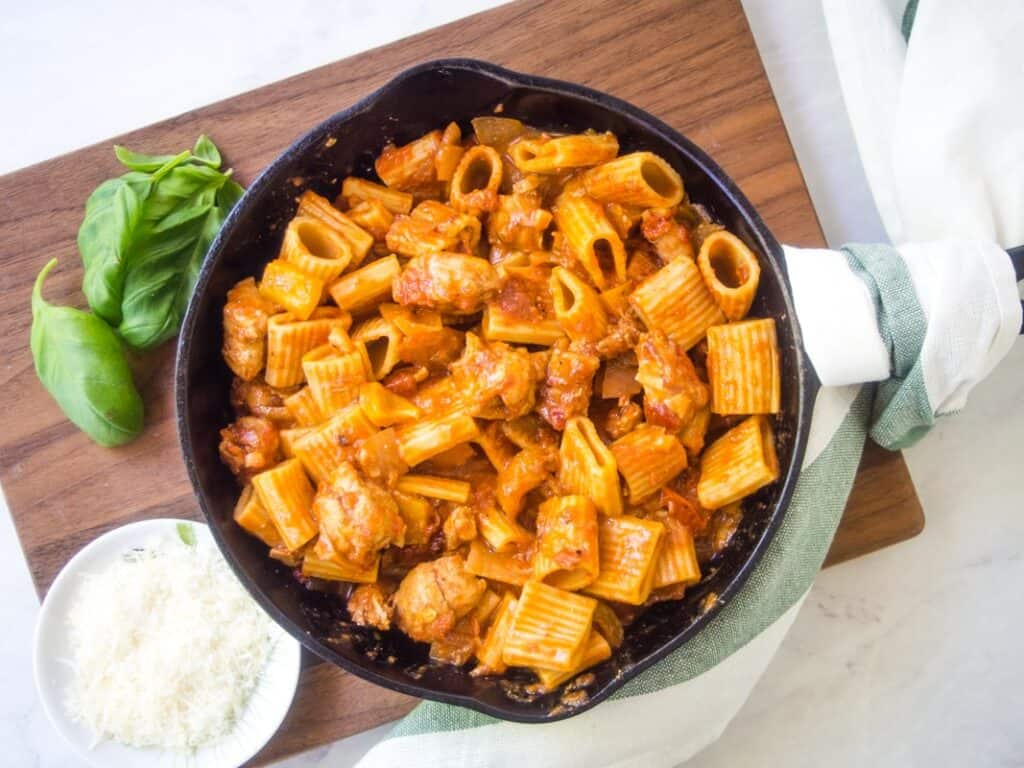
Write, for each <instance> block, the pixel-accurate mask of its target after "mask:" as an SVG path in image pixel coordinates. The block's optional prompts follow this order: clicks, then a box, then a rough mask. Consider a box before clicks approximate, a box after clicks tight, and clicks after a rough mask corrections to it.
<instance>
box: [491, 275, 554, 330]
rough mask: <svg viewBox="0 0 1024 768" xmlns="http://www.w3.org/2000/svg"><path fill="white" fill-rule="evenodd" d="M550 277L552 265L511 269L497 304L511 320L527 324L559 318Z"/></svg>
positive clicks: (503, 280)
mask: <svg viewBox="0 0 1024 768" xmlns="http://www.w3.org/2000/svg"><path fill="white" fill-rule="evenodd" d="M550 278H551V268H550V267H548V266H541V265H534V266H530V267H508V268H506V269H505V277H504V278H503V279H502V281H501V288H500V289H499V290H498V295H497V297H495V300H494V301H495V303H496V304H497V305H498V307H499V308H500V309H501V310H502V311H503V312H504V313H505V314H507V315H509V316H510V317H514V318H517V319H519V320H524V321H526V322H541V321H544V320H550V319H552V318H554V316H555V305H554V302H553V301H552V300H551V291H550V290H549V288H548V283H549V280H550Z"/></svg>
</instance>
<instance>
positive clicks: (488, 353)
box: [451, 333, 537, 419]
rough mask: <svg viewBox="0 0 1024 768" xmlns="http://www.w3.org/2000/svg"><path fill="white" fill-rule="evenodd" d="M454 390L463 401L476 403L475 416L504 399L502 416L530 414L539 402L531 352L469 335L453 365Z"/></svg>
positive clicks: (472, 334)
mask: <svg viewBox="0 0 1024 768" xmlns="http://www.w3.org/2000/svg"><path fill="white" fill-rule="evenodd" d="M451 373H452V376H451V378H452V383H453V384H454V390H455V392H457V393H458V394H459V398H460V399H461V400H462V401H463V402H469V403H474V404H476V405H477V408H476V410H475V411H473V415H478V414H479V413H480V412H482V411H483V410H484V409H486V408H488V406H491V405H493V404H494V401H495V399H498V400H500V401H501V405H503V406H504V409H505V410H504V412H503V413H501V414H500V416H501V417H502V418H509V419H511V418H515V417H517V416H522V415H524V414H526V413H529V412H530V411H531V410H532V409H533V405H534V402H535V401H536V384H537V380H536V378H535V377H534V368H533V365H532V362H531V360H530V353H529V352H528V351H527V350H526V349H524V348H522V347H513V346H510V345H508V344H505V343H504V342H501V341H495V342H490V343H488V342H485V341H484V340H483V339H481V338H480V337H479V336H477V335H476V334H475V333H467V334H466V348H465V349H464V350H463V352H462V357H460V358H459V359H458V360H456V361H455V362H454V363H452V365H451Z"/></svg>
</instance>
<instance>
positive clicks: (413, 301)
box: [391, 252, 498, 315]
mask: <svg viewBox="0 0 1024 768" xmlns="http://www.w3.org/2000/svg"><path fill="white" fill-rule="evenodd" d="M497 291H498V272H497V270H495V269H494V267H493V266H492V265H491V263H490V262H489V261H487V260H486V259H481V258H478V257H476V256H466V255H465V254H461V253H443V252H442V253H429V254H423V255H420V256H414V257H413V258H412V259H410V260H409V263H408V264H406V265H405V269H403V270H402V273H401V274H400V275H399V276H398V279H397V280H395V283H394V285H393V286H392V288H391V292H392V295H393V296H394V299H395V301H396V302H398V303H399V304H405V305H410V306H415V307H424V308H426V309H436V310H439V311H441V312H449V313H452V314H457V315H471V314H473V313H474V312H479V311H480V310H482V309H483V308H484V303H485V302H486V301H487V300H488V299H490V298H492V297H493V296H494V295H495V294H496V293H497Z"/></svg>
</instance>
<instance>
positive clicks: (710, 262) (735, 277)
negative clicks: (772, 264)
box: [697, 229, 761, 320]
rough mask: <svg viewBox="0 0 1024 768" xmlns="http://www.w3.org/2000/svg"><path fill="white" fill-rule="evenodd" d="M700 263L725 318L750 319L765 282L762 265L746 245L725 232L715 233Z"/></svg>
mask: <svg viewBox="0 0 1024 768" xmlns="http://www.w3.org/2000/svg"><path fill="white" fill-rule="evenodd" d="M697 264H698V265H699V266H700V273H701V275H702V276H703V277H704V283H705V284H706V285H707V287H708V290H709V291H711V295H712V296H714V297H715V301H717V302H718V305H719V306H720V307H721V308H722V312H724V313H725V316H726V317H727V318H729V319H730V320H742V319H743V318H744V317H746V316H747V312H749V311H750V305H751V304H753V303H754V296H755V295H757V286H758V283H759V282H760V279H761V266H760V265H759V264H758V263H757V257H756V256H755V255H754V254H753V252H752V251H751V250H750V249H749V248H748V247H747V246H746V244H745V243H744V242H743V241H742V240H740V239H739V238H738V237H736V235H734V234H732V232H727V231H726V230H724V229H720V230H718V231H717V232H712V233H711V234H709V235H708V236H707V237H705V238H704V242H703V243H701V246H700V255H699V256H698V257H697Z"/></svg>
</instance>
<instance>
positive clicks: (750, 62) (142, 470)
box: [0, 0, 924, 764]
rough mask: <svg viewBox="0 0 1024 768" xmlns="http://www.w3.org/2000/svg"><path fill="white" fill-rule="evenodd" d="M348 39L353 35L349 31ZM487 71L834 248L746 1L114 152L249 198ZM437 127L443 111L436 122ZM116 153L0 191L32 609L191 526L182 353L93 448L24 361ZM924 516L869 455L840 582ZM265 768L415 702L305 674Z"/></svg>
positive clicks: (644, 9)
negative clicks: (180, 388)
mask: <svg viewBox="0 0 1024 768" xmlns="http://www.w3.org/2000/svg"><path fill="white" fill-rule="evenodd" d="M353 34H358V31H356V30H354V31H353ZM446 56H467V57H475V58H481V59H488V60H490V61H493V62H495V63H497V64H501V65H504V66H507V67H509V68H512V69H517V70H520V71H524V72H531V73H535V74H542V75H548V76H551V77H556V78H560V79H564V80H572V81H575V82H578V83H582V84H585V85H588V86H591V87H593V88H597V89H600V90H603V91H607V92H609V93H612V94H614V95H616V96H619V97H621V98H623V99H626V100H628V101H630V102H633V103H634V104H636V105H638V106H640V107H641V108H643V109H646V110H648V111H650V112H652V113H653V114H655V115H657V116H658V117H660V118H661V119H662V120H664V121H666V122H667V123H669V124H670V125H672V126H674V127H675V128H677V129H678V130H680V131H682V132H683V133H685V134H687V135H688V136H689V137H690V138H691V139H693V140H694V141H695V142H696V143H697V144H699V145H700V146H702V147H703V148H704V149H705V150H707V151H708V152H709V153H710V154H711V155H712V156H714V157H715V159H716V160H717V161H718V162H719V163H720V164H721V165H722V167H723V168H724V169H725V170H726V171H727V172H728V173H729V174H730V175H731V176H732V177H733V178H734V179H735V180H736V181H737V182H738V183H739V185H740V187H742V189H743V191H744V192H745V193H746V194H747V196H748V197H749V198H750V199H751V200H752V201H753V202H754V204H755V205H756V206H757V207H758V209H759V210H760V212H761V214H762V215H763V216H764V218H765V220H766V221H767V223H768V225H769V226H770V227H771V228H772V230H773V231H774V232H775V234H776V235H777V237H778V238H779V239H780V240H782V241H784V242H787V243H792V244H795V245H803V246H822V245H824V239H823V237H822V233H821V229H820V228H819V226H818V221H817V219H816V218H815V214H814V209H813V208H812V207H811V201H810V199H809V197H808V194H807V189H806V188H805V186H804V181H803V178H802V177H801V174H800V169H799V168H798V167H797V163H796V160H795V158H794V156H793V150H792V147H791V146H790V143H789V139H788V138H787V136H786V131H785V128H784V127H783V124H782V120H781V118H780V116H779V110H778V107H777V105H776V103H775V100H774V98H773V97H772V92H771V88H770V87H769V84H768V80H767V78H766V77H765V73H764V69H763V68H762V66H761V61H760V58H759V57H758V53H757V48H756V47H755V45H754V40H753V38H752V37H751V35H750V30H749V29H748V27H747V23H746V20H745V18H744V16H743V12H742V9H741V7H740V4H739V2H738V0H645V1H644V2H634V3H622V2H618V0H602V1H601V2H586V3H582V2H570V1H568V0H557V1H553V2H540V1H538V0H527V1H525V2H517V3H513V4H511V5H506V6H502V7H500V8H497V9H495V10H491V11H488V12H485V13H481V14H478V15H476V16H472V17H469V18H466V19H463V20H461V21H458V22H455V23H453V24H448V25H446V26H444V27H440V28H438V29H434V30H431V31H429V32H425V33H423V34H420V35H417V36H415V37H412V38H409V39H406V40H402V41H399V42H397V43H394V44H392V45H389V46H386V47H384V48H379V49H376V50H373V51H370V52H368V53H364V54H360V55H358V56H355V57H353V58H351V59H346V60H344V61H340V62H337V63H335V64H331V65H328V66H325V67H322V68H320V69H317V70H314V71H312V72H308V73H306V74H303V75H299V76H297V77H293V78H291V79H289V80H285V81H282V82H279V83H275V84H274V85H270V86H267V87H265V88H260V89H258V90H256V91H252V92H250V93H246V94H243V95H241V96H237V97H235V98H232V99H228V100H227V101H223V102H220V103H218V104H214V105H212V106H209V107H205V108H203V109H199V110H196V111H194V112H190V113H188V114H185V115H182V116H180V117H177V118H174V119H172V120H167V121H165V122H163V123H159V124H157V125H153V126H150V127H148V128H143V129H141V130H138V131H135V132H133V133H130V134H127V135H125V136H121V137H119V138H118V139H117V142H118V143H123V144H126V145H128V146H129V147H132V148H133V149H137V150H140V151H144V152H171V151H177V150H180V149H181V148H184V147H190V146H192V143H193V141H194V140H195V138H196V136H198V135H199V134H200V133H207V134H209V135H210V136H211V137H212V138H213V139H214V140H215V141H216V142H217V144H218V145H219V146H220V148H221V150H222V151H223V153H224V155H225V157H226V158H227V159H228V161H229V162H230V164H232V165H233V166H234V168H235V169H236V177H237V178H238V179H239V180H240V181H241V182H242V183H243V184H244V183H247V182H249V181H251V180H252V179H253V178H254V177H255V175H256V174H257V173H258V172H259V171H260V169H262V168H263V167H264V166H265V165H267V163H269V162H270V161H271V160H272V159H273V158H274V157H275V156H276V155H277V154H278V153H280V152H281V151H282V150H283V149H284V148H285V147H286V146H287V145H288V144H289V143H291V142H292V141H293V140H294V139H295V138H296V137H298V136H299V135H300V134H302V133H303V132H305V131H306V130H307V129H309V128H311V127H312V126H313V125H315V124H316V123H318V122H320V121H321V120H323V119H324V118H326V117H327V116H328V115H330V114H332V113H334V112H336V111H338V110H341V109H343V108H344V107H346V106H348V105H350V104H352V103H353V102H354V101H356V100H357V99H359V98H360V97H362V96H364V95H366V94H368V93H369V92H370V91H372V90H374V89H375V88H377V87H378V86H380V85H382V84H383V83H385V82H386V81H387V80H388V79H389V78H391V77H392V76H393V75H394V74H395V73H397V72H399V71H400V70H402V69H405V68H407V67H409V66H412V65H413V64H417V63H420V62H422V61H426V60H429V59H433V58H440V57H446ZM438 110H439V117H438V119H439V121H441V120H442V118H441V114H442V112H443V105H438ZM113 143H114V140H111V141H106V142H103V143H102V144H98V145H96V146H93V147H88V148H86V149H82V150H79V151H77V152H73V153H71V154H69V155H65V156H64V157H60V158H57V159H54V160H50V161H48V162H45V163H41V164H39V165H36V166H33V167H31V168H27V169H25V170H23V171H19V172H17V173H14V174H11V175H9V176H6V177H3V178H0V257H2V260H3V261H2V263H3V269H2V270H0V361H2V365H0V385H2V390H3V392H4V395H5V407H4V411H5V418H4V428H3V430H2V431H0V483H2V486H3V490H4V492H5V494H6V497H7V501H8V503H9V505H10V509H11V514H12V516H13V518H14V523H15V526H16V528H17V530H18V535H19V537H20V539H21V544H22V547H23V548H24V551H25V555H26V558H27V559H28V564H29V568H30V570H31V573H32V578H33V579H34V581H35V585H36V588H37V590H38V591H39V594H40V595H42V594H44V593H45V592H46V589H47V587H48V586H49V585H50V583H51V581H52V580H53V578H54V577H55V575H56V574H57V572H58V570H60V568H61V566H62V565H63V564H64V563H65V562H66V561H67V560H68V559H69V558H70V557H71V556H72V555H73V554H74V553H75V552H76V551H78V549H80V548H81V547H82V546H83V545H85V544H86V543H87V542H89V541H90V540H92V539H93V538H95V537H96V536H98V535H99V534H101V533H103V532H105V531H107V530H109V529H111V528H114V527H116V526H119V525H122V524H124V523H127V522H130V521H133V520H139V519H143V518H152V517H168V516H170V517H186V518H196V517H198V510H197V506H196V504H195V502H194V500H193V497H192V492H191V489H190V487H189V483H188V480H187V478H186V476H185V471H184V467H183V465H182V462H181V458H180V453H179V448H178V442H177V436H176V433H175V425H174V405H173V393H172V358H173V349H172V348H171V345H170V344H169V345H167V346H166V348H164V349H161V350H159V351H157V352H156V353H154V354H152V355H150V356H149V357H148V358H147V359H145V360H141V361H139V363H138V365H137V366H136V368H137V371H138V374H139V382H140V385H141V389H142V392H143V396H144V398H145V401H146V407H147V414H146V422H147V423H146V430H145V433H144V434H143V435H142V437H141V438H139V439H138V440H137V441H136V442H134V443H132V444H131V445H129V446H125V447H122V448H118V449H113V450H108V449H104V448H100V447H98V446H96V445H94V444H92V443H91V442H90V441H89V440H88V438H86V437H85V436H84V435H83V434H81V433H80V432H78V431H77V430H76V429H75V428H74V427H73V426H72V425H71V424H70V423H68V422H67V421H66V420H65V419H64V417H63V416H62V414H61V412H60V411H59V410H58V408H57V406H56V404H55V403H54V402H53V401H52V400H51V399H50V398H49V397H48V396H47V394H46V392H45V391H44V390H43V388H42V387H41V386H40V384H39V382H38V381H37V380H36V377H35V375H34V371H33V367H32V359H31V355H30V353H29V349H28V338H29V326H30V322H31V315H30V311H29V294H30V290H31V285H32V281H33V279H34V278H35V275H36V274H37V272H38V271H39V269H40V268H41V267H42V266H43V264H44V263H45V262H46V261H47V260H48V259H50V258H52V257H57V258H59V259H60V264H59V267H58V269H57V270H56V271H55V273H54V274H53V275H52V276H51V279H50V280H49V282H48V284H47V298H48V299H49V300H50V301H52V302H55V303H68V304H73V305H77V306H84V300H83V298H82V295H81V292H80V290H79V286H80V283H81V268H80V262H79V258H78V253H77V250H76V247H75V235H76V232H77V229H78V225H79V223H80V221H81V216H82V211H83V205H84V202H85V199H86V197H87V196H88V194H89V193H90V191H91V190H92V189H93V188H94V187H95V186H96V185H97V184H98V183H99V182H101V181H102V180H103V179H106V178H108V177H110V176H112V175H115V174H118V173H120V172H121V168H120V167H119V166H118V165H117V164H116V162H115V160H114V156H113V153H112V151H111V145H112V144H113ZM923 525H924V518H923V515H922V511H921V506H920V503H919V502H918V499H917V496H916V495H915V493H914V488H913V485H912V484H911V482H910V476H909V474H908V473H907V468H906V465H905V464H904V462H903V459H902V457H901V456H900V455H899V454H895V453H887V452H885V451H882V450H881V449H878V448H875V447H869V449H868V450H867V451H866V453H865V457H864V461H863V464H862V467H861V471H860V474H859V475H858V479H857V483H856V486H855V487H854V491H853V494H852V495H851V497H850V502H849V506H848V508H847V510H846V514H845V516H844V517H843V522H842V525H841V526H840V528H839V533H838V535H837V536H836V540H835V543H834V545H833V547H832V551H831V552H830V554H829V559H828V561H827V564H832V563H836V562H840V561H842V560H846V559H849V558H851V557H856V556H858V555H862V554H865V553H867V552H871V551H873V550H875V549H878V548H879V547H883V546H887V545H889V544H893V543H895V542H897V541H901V540H904V539H907V538H910V537H911V536H914V535H916V534H917V533H919V532H920V531H921V529H922V527H923ZM307 661H308V664H307V667H306V669H305V671H304V673H303V679H302V685H301V688H300V689H299V692H298V696H297V698H296V701H295V704H294V706H293V707H292V710H291V713H290V714H289V716H288V719H287V720H286V721H285V723H284V725H283V727H282V729H281V730H280V731H279V733H278V734H277V736H276V737H275V738H274V739H273V740H272V741H271V743H270V744H269V745H267V747H266V748H265V749H264V750H263V751H262V752H261V753H260V755H259V756H258V757H257V758H256V760H255V761H254V762H255V763H256V764H264V763H267V762H270V761H273V760H278V759H280V758H282V757H285V756H287V755H290V754H293V753H295V752H298V751H301V750H304V749H308V748H310V747H314V746H317V745H320V744H324V743H326V742H329V741H333V740H336V739H338V738H341V737H343V736H347V735H349V734H352V733H356V732H359V731H362V730H365V729H367V728H370V727H372V726H375V725H378V724H380V723H383V722H386V721H388V720H392V719H394V718H396V717H398V716H400V715H402V714H404V713H405V712H406V711H408V710H409V709H410V708H411V707H412V706H413V705H414V703H415V701H414V700H413V699H411V698H408V697H406V696H402V695H399V694H395V693H391V692H389V691H386V690H384V689H382V688H377V687H375V686H373V685H371V684H369V683H365V682H363V681H362V680H359V679H358V678H356V677H353V676H351V675H348V674H346V673H344V672H342V671H340V670H339V669H337V668H334V667H332V666H330V665H327V664H322V663H316V660H315V659H313V658H310V659H308V660H307Z"/></svg>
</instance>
